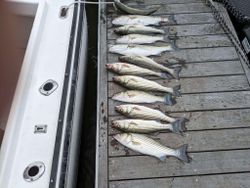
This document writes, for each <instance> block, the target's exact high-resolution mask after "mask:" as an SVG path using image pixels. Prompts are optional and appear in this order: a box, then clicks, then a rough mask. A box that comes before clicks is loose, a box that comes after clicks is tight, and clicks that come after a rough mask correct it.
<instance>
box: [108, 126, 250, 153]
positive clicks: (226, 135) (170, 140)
mask: <svg viewBox="0 0 250 188" xmlns="http://www.w3.org/2000/svg"><path fill="white" fill-rule="evenodd" d="M188 126H189V124H188V125H187V127H188ZM249 134H250V129H249V128H241V129H226V130H206V131H194V132H186V133H185V136H180V135H177V134H174V133H159V134H158V135H157V136H150V137H151V138H153V139H155V140H157V141H158V142H160V143H161V144H163V145H165V146H167V147H170V148H175V147H178V146H181V145H183V144H188V151H189V152H202V151H203V152H204V151H214V150H231V149H244V148H250V137H249ZM109 141H110V143H109V156H124V155H126V156H127V155H142V154H140V153H138V152H134V151H132V150H130V149H128V148H126V147H124V146H122V145H121V144H119V143H118V142H117V141H115V140H114V139H113V138H112V137H110V138H109Z"/></svg>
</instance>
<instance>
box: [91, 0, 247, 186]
mask: <svg viewBox="0 0 250 188" xmlns="http://www.w3.org/2000/svg"><path fill="white" fill-rule="evenodd" d="M124 2H125V3H127V4H129V5H135V6H144V5H150V4H161V5H162V8H161V9H160V10H159V11H157V12H156V13H155V15H161V16H164V15H174V18H175V20H176V23H175V24H173V25H169V26H164V27H162V28H163V29H164V30H165V31H166V33H168V31H169V30H172V29H176V31H177V39H176V41H175V44H176V46H177V47H178V50H176V51H173V52H166V53H163V54H162V55H161V56H160V57H155V58H154V59H155V60H156V61H159V62H162V61H165V60H167V59H168V58H171V59H174V58H177V59H182V60H184V61H185V64H186V68H184V69H183V70H182V72H181V79H180V83H181V87H182V93H183V95H182V97H181V98H178V99H177V104H176V105H174V106H166V105H164V104H161V103H157V104H153V105H147V106H150V107H153V108H156V109H160V110H162V111H163V112H167V113H170V114H171V115H172V116H184V117H186V118H188V119H189V120H190V121H189V123H188V124H187V132H186V133H185V136H183V137H182V136H180V135H176V134H173V133H159V134H158V135H151V137H152V138H155V139H156V140H159V142H161V143H162V144H164V145H166V146H170V147H177V146H180V145H182V144H184V143H187V144H188V145H189V147H188V152H189V155H190V156H191V157H192V162H191V163H189V164H183V163H181V162H180V161H178V160H177V159H175V158H167V159H166V161H165V162H160V161H159V160H157V159H155V158H153V157H149V156H144V155H141V154H139V153H136V152H133V151H131V150H129V149H125V148H124V147H123V146H121V145H120V144H118V143H117V142H115V141H114V140H113V139H112V135H113V134H115V133H117V131H116V130H114V129H113V128H111V127H110V122H111V121H112V120H114V119H120V118H124V117H122V116H121V115H119V114H118V113H117V112H115V110H114V107H115V106H116V105H118V104H121V103H120V102H116V101H113V100H111V97H112V95H113V94H114V93H117V92H119V91H122V90H125V89H124V88H123V87H121V86H118V85H117V84H115V83H114V82H112V76H113V74H112V73H109V72H107V70H106V69H105V64H106V63H111V62H116V61H118V55H114V54H110V53H108V51H107V47H108V44H113V43H114V39H115V38H117V35H116V34H114V32H113V29H114V27H113V26H112V24H111V20H112V19H113V18H114V17H116V16H117V15H118V14H117V13H116V12H115V11H114V8H113V7H112V6H107V7H106V6H104V5H102V6H101V9H100V13H101V15H100V23H99V24H100V25H99V26H100V28H99V29H100V30H99V37H100V38H99V45H100V46H99V65H98V66H99V67H98V70H99V73H98V76H99V77H98V80H99V85H98V87H99V88H98V89H99V91H98V97H99V98H98V104H99V109H98V111H99V112H100V113H99V117H98V118H99V119H98V121H99V123H98V130H99V132H98V134H99V137H98V138H99V140H98V144H97V146H98V147H99V148H98V150H97V152H98V157H97V160H98V162H97V174H96V176H97V177H96V179H97V185H98V187H99V188H107V187H110V188H152V187H157V188H166V187H175V188H184V187H185V188H187V187H192V188H195V187H197V188H198V187H199V188H200V187H202V188H221V187H227V188H235V187H242V188H243V187H250V168H249V166H250V136H249V135H250V115H249V114H250V85H249V81H250V73H249V69H248V68H247V66H246V64H245V63H244V62H243V61H241V58H240V57H239V55H238V53H237V51H236V49H235V47H234V46H233V44H232V43H231V41H230V40H229V38H228V37H227V35H226V34H225V33H224V31H223V30H222V28H221V27H220V25H219V24H218V23H217V22H216V20H215V19H214V18H213V15H212V13H211V9H210V8H209V7H207V6H206V5H205V4H204V3H203V1H201V0H136V1H132V0H127V1H124ZM221 10H222V11H224V9H221ZM224 15H225V17H226V18H227V14H226V12H224ZM228 22H230V21H229V19H228ZM159 44H160V43H159ZM156 80H157V81H158V82H159V83H161V84H163V85H174V84H176V83H177V81H176V80H161V79H156Z"/></svg>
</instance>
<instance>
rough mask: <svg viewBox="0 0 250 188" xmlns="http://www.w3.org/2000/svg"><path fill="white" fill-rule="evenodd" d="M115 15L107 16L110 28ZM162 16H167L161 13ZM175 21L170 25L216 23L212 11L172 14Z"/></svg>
mask: <svg viewBox="0 0 250 188" xmlns="http://www.w3.org/2000/svg"><path fill="white" fill-rule="evenodd" d="M115 17H117V15H115V16H114V15H113V17H109V18H108V22H107V25H108V28H112V27H113V25H112V22H111V20H113V19H114V18H115ZM162 17H167V16H164V15H162ZM173 18H174V20H175V23H171V25H176V24H178V25H181V24H209V23H216V21H215V19H214V17H213V14H212V13H199V14H198V13H192V14H177V15H174V16H173Z"/></svg>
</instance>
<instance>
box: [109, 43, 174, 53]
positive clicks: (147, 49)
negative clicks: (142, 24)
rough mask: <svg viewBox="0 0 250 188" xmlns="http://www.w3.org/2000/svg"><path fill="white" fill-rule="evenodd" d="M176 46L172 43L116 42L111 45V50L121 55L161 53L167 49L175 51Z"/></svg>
mask: <svg viewBox="0 0 250 188" xmlns="http://www.w3.org/2000/svg"><path fill="white" fill-rule="evenodd" d="M173 50H174V48H173V46H172V45H171V44H168V45H165V46H148V45H139V44H116V45H109V52H111V53H116V54H120V55H143V56H151V55H156V56H157V55H158V56H159V55H160V54H161V53H162V52H165V51H173Z"/></svg>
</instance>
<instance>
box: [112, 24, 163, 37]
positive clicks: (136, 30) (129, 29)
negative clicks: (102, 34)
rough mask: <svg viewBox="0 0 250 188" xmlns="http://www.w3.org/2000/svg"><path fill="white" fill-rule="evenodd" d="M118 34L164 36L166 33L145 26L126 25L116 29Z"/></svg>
mask: <svg viewBox="0 0 250 188" xmlns="http://www.w3.org/2000/svg"><path fill="white" fill-rule="evenodd" d="M114 32H115V33H116V34H120V35H126V34H164V33H165V31H164V30H162V29H157V28H154V27H150V26H144V25H124V26H120V27H118V28H116V29H114Z"/></svg>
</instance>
